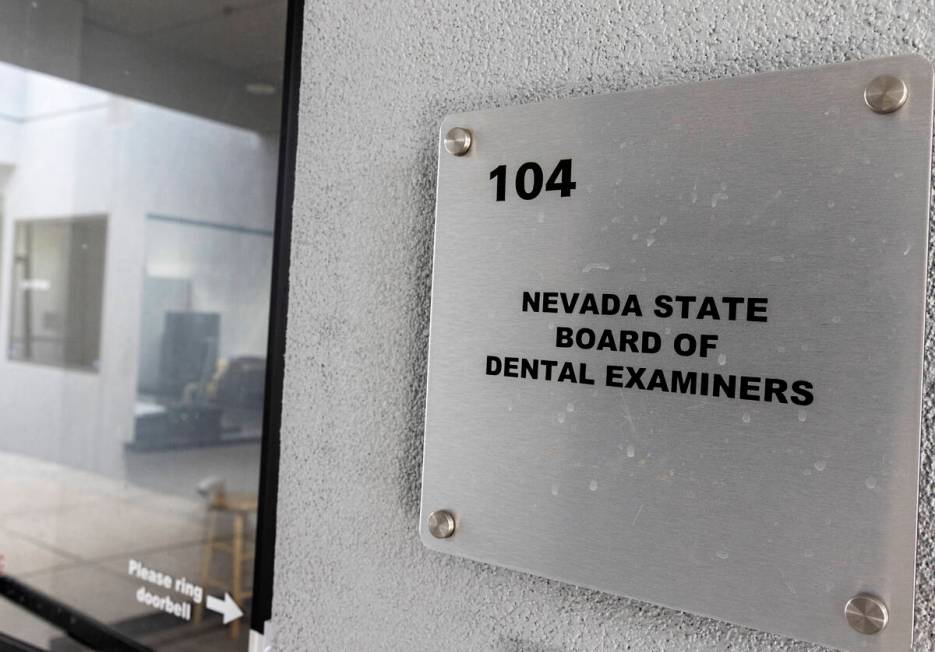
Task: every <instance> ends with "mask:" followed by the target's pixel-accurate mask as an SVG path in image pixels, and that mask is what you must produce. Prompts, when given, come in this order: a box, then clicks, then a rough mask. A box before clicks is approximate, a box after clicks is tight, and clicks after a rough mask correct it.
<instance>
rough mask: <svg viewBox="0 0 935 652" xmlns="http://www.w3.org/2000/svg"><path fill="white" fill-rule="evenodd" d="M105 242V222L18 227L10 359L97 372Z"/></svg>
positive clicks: (29, 223)
mask: <svg viewBox="0 0 935 652" xmlns="http://www.w3.org/2000/svg"><path fill="white" fill-rule="evenodd" d="M106 240H107V219H106V218H104V217H82V218H70V219H64V220H20V221H18V222H17V223H16V225H15V230H14V238H13V288H12V292H11V294H12V304H11V306H10V322H11V324H10V347H9V357H10V359H11V360H22V361H26V362H37V363H40V364H48V365H55V366H58V367H67V368H70V369H96V368H97V362H98V352H99V350H100V339H101V303H102V296H103V292H104V260H105V255H104V254H105V247H106Z"/></svg>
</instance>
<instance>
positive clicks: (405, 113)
mask: <svg viewBox="0 0 935 652" xmlns="http://www.w3.org/2000/svg"><path fill="white" fill-rule="evenodd" d="M306 4H307V8H306V21H305V37H304V40H305V44H304V52H303V72H302V89H301V92H302V99H301V106H300V134H299V145H298V163H297V169H296V191H295V216H294V219H295V226H294V232H293V241H292V242H293V249H292V269H291V276H290V278H291V290H290V292H291V296H290V306H289V335H288V343H287V348H288V353H287V358H288V359H287V370H286V379H285V397H284V412H283V432H282V461H281V478H280V494H279V513H278V530H279V534H278V541H277V549H276V580H275V582H276V587H275V589H276V592H275V598H274V608H273V613H274V628H275V631H276V632H277V633H276V638H275V645H276V649H279V650H376V649H380V650H384V649H385V650H414V651H421V650H426V651H428V650H498V651H503V652H520V651H523V652H531V651H534V650H535V651H540V650H550V651H552V650H554V651H558V650H603V649H607V650H635V651H643V650H676V651H683V650H684V651H687V650H817V649H819V648H817V647H815V646H811V645H808V644H804V643H800V642H796V641H791V640H789V639H784V638H780V637H776V636H773V635H769V634H763V633H759V632H754V631H750V630H746V629H743V628H740V627H734V626H731V625H727V624H724V623H720V622H717V621H713V620H709V619H705V618H700V617H695V616H691V615H687V614H683V613H679V612H674V611H669V610H666V609H662V608H659V607H655V606H651V605H647V604H644V603H639V602H635V601H631V600H626V599H622V598H616V597H612V596H608V595H605V594H601V593H596V592H593V591H588V590H584V589H579V588H576V587H572V586H567V585H563V584H560V583H557V582H551V581H548V580H544V579H540V578H537V577H532V576H529V575H524V574H521V573H515V572H511V571H507V570H503V569H498V568H494V567H492V566H488V565H484V564H478V563H475V562H471V561H467V560H462V559H457V558H453V557H449V556H446V555H439V554H435V553H431V552H428V551H426V550H425V549H423V547H422V544H421V543H420V542H419V539H418V536H417V533H416V528H417V519H418V503H419V489H420V487H419V484H420V472H421V459H422V418H423V407H424V393H425V361H426V350H427V337H428V315H429V293H430V282H431V266H432V260H431V251H432V230H433V211H434V185H435V166H436V160H435V157H436V154H435V152H436V147H437V143H436V137H437V126H438V124H439V122H440V120H441V118H442V117H443V116H444V115H446V114H447V113H450V112H454V111H463V110H473V109H480V108H492V107H497V106H504V105H510V104H516V103H523V102H530V101H536V100H540V99H546V98H561V97H572V96H580V95H587V94H595V93H607V92H614V91H622V90H630V89H637V88H647V87H653V86H658V85H663V84H673V83H680V82H689V81H699V80H705V79H715V78H722V77H730V76H736V75H741V74H748V73H754V72H760V71H767V70H784V69H789V68H796V67H800V66H810V65H818V64H826V63H836V62H842V61H849V60H855V59H863V58H870V57H877V56H887V55H892V54H905V53H911V52H918V53H920V54H922V55H924V56H926V57H928V58H929V59H935V33H933V30H935V5H933V4H932V3H931V2H930V0H906V1H890V2H881V1H879V0H841V1H838V2H805V1H802V0H796V1H787V2H781V1H779V0H776V1H775V2H770V1H768V0H746V1H740V2H717V3H714V2H712V3H697V4H696V3H670V2H665V1H664V0H630V1H626V0H619V1H618V2H590V1H582V2H557V3H538V2H532V1H527V0H516V1H513V0H504V1H502V2H483V1H481V2H475V1H457V2H444V3H433V2H427V1H422V0H394V2H384V3H379V2H349V1H347V0H341V1H338V0H318V1H315V0H308V2H307V3H306ZM679 4H684V6H676V5H679ZM933 306H935V297H932V296H930V299H929V320H930V324H931V322H932V321H935V319H933V316H935V314H933V312H935V311H933ZM931 333H932V331H931V326H930V328H929V337H928V338H927V343H928V346H927V349H928V351H929V353H928V356H935V352H933V347H932V346H931V344H932V334H931ZM932 362H933V360H931V359H929V360H928V364H927V371H926V377H925V378H926V390H927V391H926V400H925V404H924V431H923V438H924V452H923V468H922V474H923V475H922V478H923V479H922V501H921V516H920V549H919V561H918V576H919V577H918V589H917V614H916V620H917V625H916V629H917V645H916V648H917V649H918V650H931V649H935V586H933V581H935V522H933V517H935V509H933V501H935V460H933V456H935V405H933V402H932V397H931V395H930V394H931V392H930V389H929V388H930V387H931V385H932V382H933V380H935V377H933V368H935V365H933V364H932Z"/></svg>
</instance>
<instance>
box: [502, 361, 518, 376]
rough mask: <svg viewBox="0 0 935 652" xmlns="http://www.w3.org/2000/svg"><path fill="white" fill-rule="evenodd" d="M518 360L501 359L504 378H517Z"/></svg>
mask: <svg viewBox="0 0 935 652" xmlns="http://www.w3.org/2000/svg"><path fill="white" fill-rule="evenodd" d="M518 369H519V358H503V376H504V377H505V378H518V377H519V374H518V373H517V370H518Z"/></svg>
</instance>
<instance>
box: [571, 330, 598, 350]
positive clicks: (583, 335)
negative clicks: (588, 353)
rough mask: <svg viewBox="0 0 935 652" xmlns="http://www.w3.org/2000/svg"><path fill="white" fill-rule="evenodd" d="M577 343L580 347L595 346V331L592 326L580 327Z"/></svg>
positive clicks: (576, 338)
mask: <svg viewBox="0 0 935 652" xmlns="http://www.w3.org/2000/svg"><path fill="white" fill-rule="evenodd" d="M575 343H576V344H577V345H578V348H580V349H590V348H591V347H592V346H594V331H592V330H591V329H590V328H579V329H578V333H577V334H576V335H575Z"/></svg>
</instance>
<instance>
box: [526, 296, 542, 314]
mask: <svg viewBox="0 0 935 652" xmlns="http://www.w3.org/2000/svg"><path fill="white" fill-rule="evenodd" d="M530 310H531V311H532V312H539V293H538V292H523V312H529V311H530Z"/></svg>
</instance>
